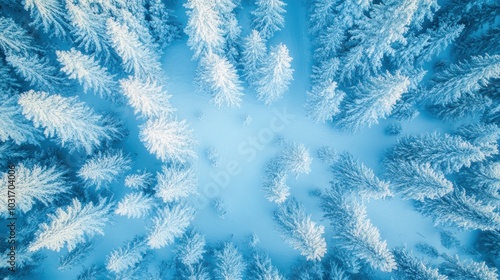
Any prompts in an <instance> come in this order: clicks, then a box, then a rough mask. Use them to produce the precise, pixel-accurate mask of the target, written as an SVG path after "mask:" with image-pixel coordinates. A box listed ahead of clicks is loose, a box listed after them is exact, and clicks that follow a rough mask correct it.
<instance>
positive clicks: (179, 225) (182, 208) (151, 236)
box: [147, 203, 195, 249]
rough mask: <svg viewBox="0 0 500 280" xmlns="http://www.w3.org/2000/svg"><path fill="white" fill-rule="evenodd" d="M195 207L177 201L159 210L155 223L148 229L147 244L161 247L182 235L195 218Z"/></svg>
mask: <svg viewBox="0 0 500 280" xmlns="http://www.w3.org/2000/svg"><path fill="white" fill-rule="evenodd" d="M194 214H195V211H194V208H192V207H191V206H189V205H187V204H185V203H176V204H174V205H170V206H166V207H165V208H163V209H161V210H158V213H157V215H156V216H155V217H154V218H153V220H152V221H153V225H152V226H151V227H150V228H149V230H148V236H147V244H148V246H149V247H150V248H151V249H160V248H163V247H165V246H168V245H171V244H173V243H174V240H175V239H176V238H179V237H181V236H182V235H183V234H184V232H185V231H186V228H187V227H188V226H189V225H190V224H191V221H192V220H193V219H194Z"/></svg>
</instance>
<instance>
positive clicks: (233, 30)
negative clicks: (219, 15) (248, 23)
mask: <svg viewBox="0 0 500 280" xmlns="http://www.w3.org/2000/svg"><path fill="white" fill-rule="evenodd" d="M223 26H225V34H224V41H225V45H224V54H225V56H226V57H227V59H228V60H229V61H230V62H231V63H232V64H235V65H236V64H237V63H238V61H239V57H240V40H241V38H240V34H241V26H239V25H238V19H236V15H235V14H234V13H229V15H228V16H226V19H225V20H224V23H223Z"/></svg>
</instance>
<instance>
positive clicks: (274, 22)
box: [252, 0, 286, 39]
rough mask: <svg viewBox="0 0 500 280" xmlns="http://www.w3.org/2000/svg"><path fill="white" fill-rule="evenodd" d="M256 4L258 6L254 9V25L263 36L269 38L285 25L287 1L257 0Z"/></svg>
mask: <svg viewBox="0 0 500 280" xmlns="http://www.w3.org/2000/svg"><path fill="white" fill-rule="evenodd" d="M255 4H256V5H257V7H256V9H255V10H254V11H252V15H253V17H254V18H253V21H252V27H253V28H254V29H256V30H257V31H259V32H260V34H262V37H264V38H265V39H269V38H271V37H272V36H273V35H274V32H276V31H279V30H281V28H283V26H284V25H285V17H284V14H285V12H286V10H285V6H286V3H285V2H283V1H281V0H257V1H256V2H255Z"/></svg>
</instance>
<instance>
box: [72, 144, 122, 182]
mask: <svg viewBox="0 0 500 280" xmlns="http://www.w3.org/2000/svg"><path fill="white" fill-rule="evenodd" d="M130 164H131V160H130V158H129V157H128V156H127V155H123V152H122V151H121V150H117V151H113V150H107V151H106V152H98V153H97V154H96V155H95V156H93V157H91V158H89V159H88V160H87V161H86V162H85V163H84V164H83V166H82V167H81V168H80V170H78V173H77V175H78V177H80V178H81V179H82V180H83V181H84V182H85V184H86V185H87V186H88V187H90V186H95V188H96V190H98V189H100V188H101V187H107V186H109V184H110V183H111V182H113V181H115V180H116V179H117V177H119V176H120V175H122V174H123V173H124V172H125V171H127V170H129V169H130Z"/></svg>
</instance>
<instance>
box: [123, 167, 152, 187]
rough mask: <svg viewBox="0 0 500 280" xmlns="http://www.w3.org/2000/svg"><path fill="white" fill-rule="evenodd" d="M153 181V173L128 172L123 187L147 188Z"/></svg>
mask: <svg viewBox="0 0 500 280" xmlns="http://www.w3.org/2000/svg"><path fill="white" fill-rule="evenodd" d="M153 183H154V178H153V174H152V173H150V172H147V171H143V172H142V173H136V174H129V175H127V176H126V177H125V187H127V188H131V189H134V190H139V189H147V188H148V187H149V186H151V185H153Z"/></svg>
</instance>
